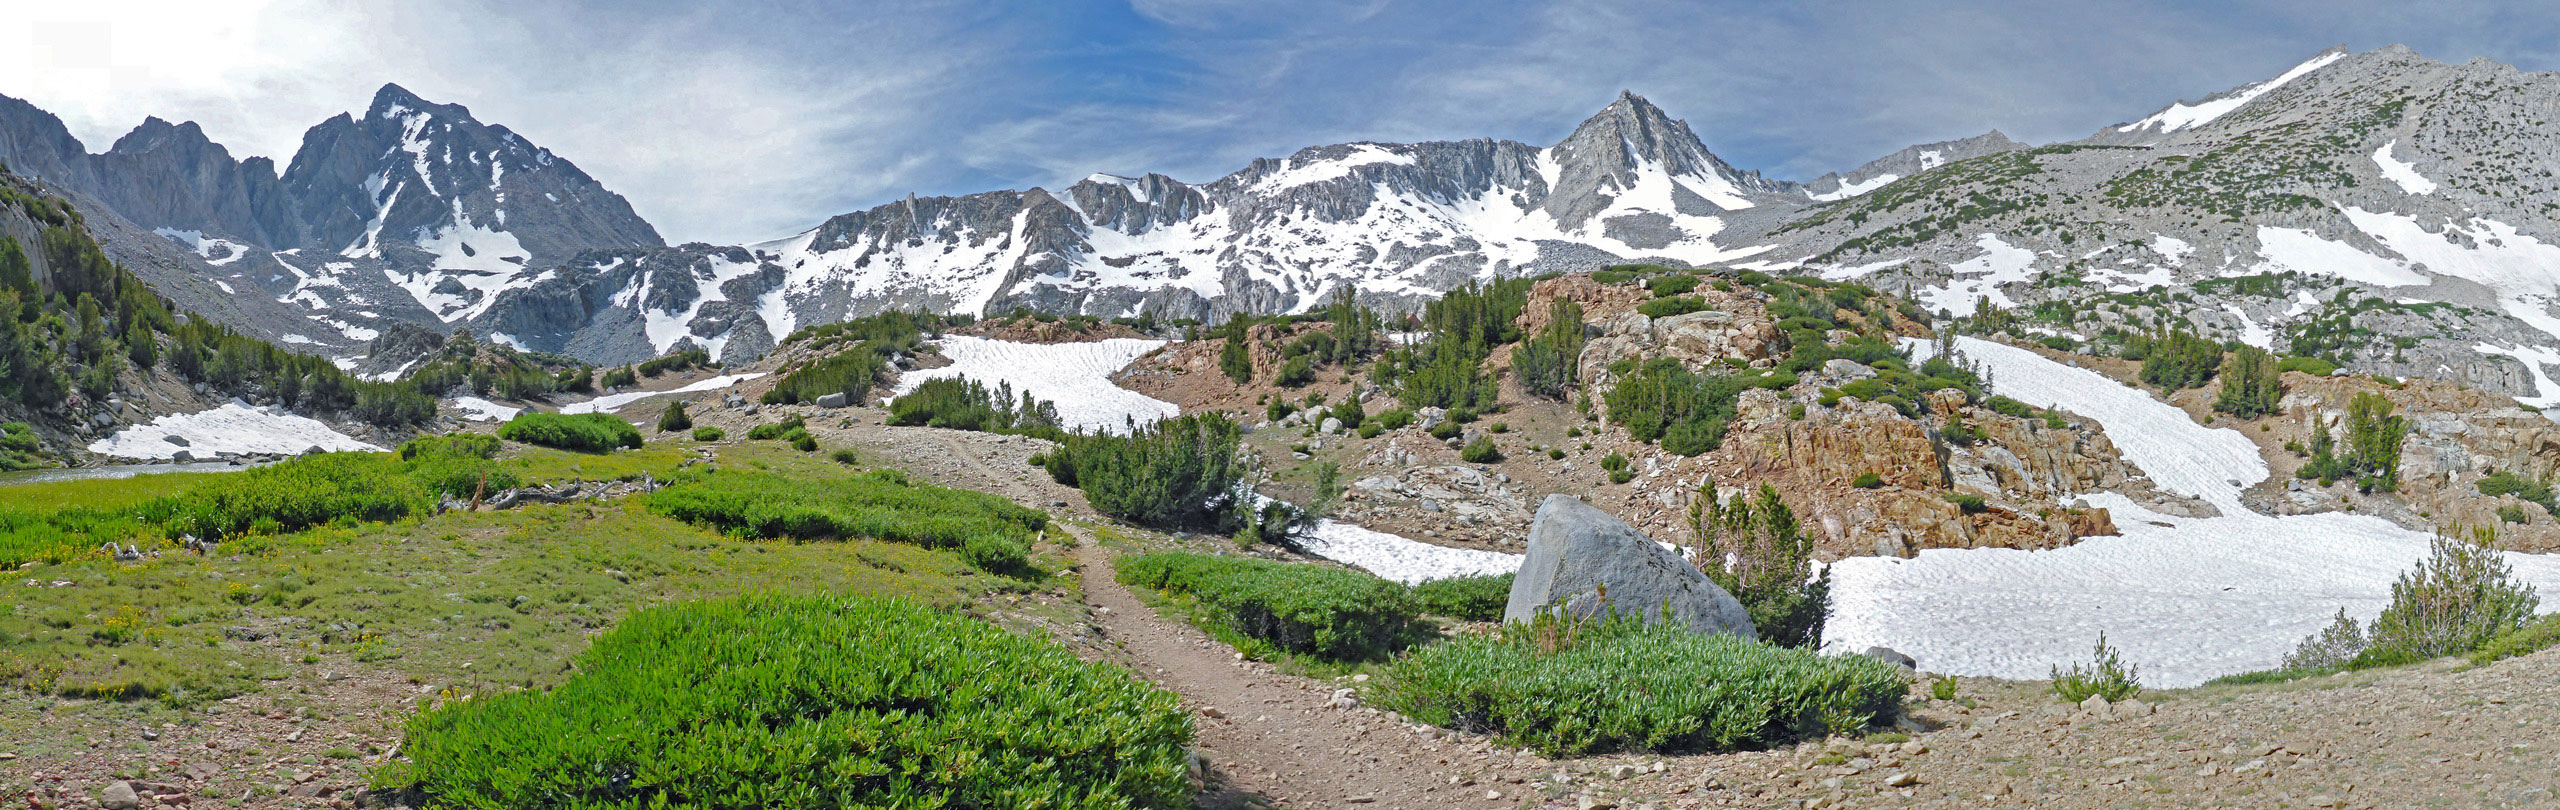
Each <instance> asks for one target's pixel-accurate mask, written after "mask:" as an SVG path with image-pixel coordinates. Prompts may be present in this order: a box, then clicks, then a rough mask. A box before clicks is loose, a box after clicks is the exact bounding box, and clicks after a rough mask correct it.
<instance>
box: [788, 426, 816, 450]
mask: <svg viewBox="0 0 2560 810" xmlns="http://www.w3.org/2000/svg"><path fill="white" fill-rule="evenodd" d="M782 440H783V441H784V442H787V443H789V444H790V445H791V449H793V450H798V451H800V452H803V453H815V452H818V437H816V436H811V435H809V429H808V428H805V427H804V428H794V429H792V431H791V432H789V433H785V434H782Z"/></svg>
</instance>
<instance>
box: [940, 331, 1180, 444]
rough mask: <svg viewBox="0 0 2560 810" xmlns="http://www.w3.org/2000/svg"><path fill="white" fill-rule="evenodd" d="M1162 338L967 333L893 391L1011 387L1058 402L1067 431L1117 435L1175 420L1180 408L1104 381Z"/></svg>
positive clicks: (950, 340)
mask: <svg viewBox="0 0 2560 810" xmlns="http://www.w3.org/2000/svg"><path fill="white" fill-rule="evenodd" d="M1164 344H1165V341H1161V340H1141V339H1138V338H1111V339H1109V340H1099V341H1091V342H1086V343H1015V342H1012V341H1009V340H989V339H987V338H982V337H971V336H968V335H951V336H947V337H944V338H943V339H942V340H941V348H942V356H944V357H948V358H951V365H948V366H944V367H941V368H931V369H924V370H921V371H910V372H907V373H904V374H900V375H898V388H897V391H896V394H900V395H903V394H905V393H907V392H909V391H913V390H916V386H919V385H923V384H924V382H925V381H926V380H934V379H941V378H943V377H967V378H969V379H972V380H976V381H978V382H981V383H985V384H986V385H987V386H988V387H994V386H995V385H997V384H999V383H1005V384H1010V385H1012V386H1013V390H1014V391H1015V392H1016V393H1015V396H1021V392H1025V391H1027V392H1030V394H1031V395H1032V396H1034V397H1037V398H1040V399H1045V400H1049V401H1051V402H1054V403H1057V405H1058V421H1060V422H1063V423H1065V426H1066V427H1067V428H1068V429H1070V430H1105V431H1112V432H1118V431H1119V430H1121V429H1123V428H1125V427H1126V426H1127V425H1128V424H1129V423H1130V422H1133V421H1134V422H1136V423H1137V424H1140V425H1147V424H1153V423H1154V422H1156V421H1157V420H1160V419H1170V418H1173V417H1176V416H1180V415H1182V407H1181V406H1178V405H1175V404H1173V403H1170V402H1166V401H1164V400H1160V399H1156V398H1154V397H1149V396H1147V395H1145V394H1140V393H1138V392H1136V391H1131V390H1129V389H1126V388H1122V387H1120V386H1117V385H1113V384H1112V383H1111V375H1112V374H1113V373H1115V372H1118V371H1119V370H1121V369H1124V368H1128V367H1129V364H1130V363H1132V362H1136V361H1137V359H1138V358H1140V357H1143V356H1145V355H1146V354H1147V353H1148V352H1152V351H1155V350H1156V347H1159V346H1163V345H1164Z"/></svg>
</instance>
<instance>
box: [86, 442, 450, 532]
mask: <svg viewBox="0 0 2560 810" xmlns="http://www.w3.org/2000/svg"><path fill="white" fill-rule="evenodd" d="M434 503H435V501H434V498H433V497H432V496H431V495H430V494H429V493H428V491H427V488H426V487H425V486H422V485H421V484H420V483H419V482H418V479H416V478H412V477H410V475H409V471H408V469H406V467H405V465H404V464H403V463H402V462H401V461H400V459H399V458H398V457H397V456H394V455H392V454H389V453H321V454H316V455H308V456H302V457H300V458H296V459H293V460H291V461H287V462H284V463H282V464H276V465H272V466H266V467H259V468H256V469H252V470H245V471H242V472H236V473H230V474H227V475H221V476H216V477H214V478H212V479H210V480H207V481H205V482H204V483H200V484H197V485H195V486H194V487H192V488H189V489H188V490H187V491H186V492H184V493H181V494H178V495H171V496H167V497H163V498H159V499H156V500H153V501H151V502H148V503H145V504H143V505H142V507H141V508H140V509H139V510H137V511H138V512H139V513H140V514H141V516H142V518H143V519H144V520H147V521H150V522H152V523H157V524H160V526H161V527H162V530H163V531H164V532H165V533H166V535H167V536H169V537H177V536H179V535H194V536H196V537H199V538H205V539H212V540H218V539H222V538H226V537H232V536H236V535H241V534H249V533H255V534H282V533H285V532H293V531H301V530H303V529H308V528H311V527H313V526H322V525H327V524H330V523H336V522H342V521H345V522H353V521H366V522H377V523H389V522H392V521H396V520H400V519H402V518H405V517H408V516H410V515H415V514H424V513H425V512H426V511H427V510H428V509H429V508H430V507H431V506H433V505H434Z"/></svg>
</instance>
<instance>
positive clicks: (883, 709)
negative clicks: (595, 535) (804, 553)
mask: <svg viewBox="0 0 2560 810" xmlns="http://www.w3.org/2000/svg"><path fill="white" fill-rule="evenodd" d="M1190 741H1191V723H1190V717H1189V714H1188V712H1186V711H1185V710H1184V709H1183V708H1182V706H1181V703H1180V700H1179V699H1178V698H1177V697H1176V696H1175V695H1173V694H1172V693H1169V692H1165V691H1162V690H1159V689H1155V688H1153V687H1149V686H1147V685H1145V684H1144V683H1143V682H1140V681H1138V680H1136V679H1134V678H1131V677H1129V676H1128V675H1127V674H1126V673H1124V672H1122V671H1120V670H1118V669H1116V668H1113V667H1111V666H1109V665H1106V664H1099V663H1092V662H1086V661H1081V660H1078V659H1077V658H1076V657H1075V656H1074V655H1073V654H1072V653H1069V652H1068V651H1067V650H1065V649H1064V648H1061V647H1059V646H1057V645H1056V644H1054V643H1050V642H1047V641H1043V640H1034V639H1031V638H1025V637H1021V636H1015V635H1013V634H1010V633H1007V632H1005V631H1004V630H1002V629H999V628H997V627H995V626H994V625H990V624H987V623H985V622H981V621H976V620H972V619H968V618H965V617H960V616H954V615H950V614H946V613H940V612H936V611H933V610H931V609H928V608H925V607H922V606H919V605H915V604H912V603H907V602H900V601H891V600H882V599H876V598H869V597H842V596H822V595H778V594H762V595H755V596H749V597H745V598H741V599H726V600H719V601H712V602H697V603H686V604H681V605H670V606H666V607H660V608H655V609H652V610H647V611H643V612H640V613H637V614H634V615H632V616H631V617H629V618H627V619H624V620H623V621H622V622H621V624H619V625H618V626H616V627H615V628H614V629H613V631H612V632H609V633H607V634H605V635H604V636H603V637H602V638H600V639H598V640H597V641H596V644H595V646H594V647H593V648H591V649H590V650H588V651H587V653H586V654H584V655H581V656H579V658H578V674H576V675H574V676H572V677H571V678H569V679H568V680H567V681H565V682H564V683H562V684H560V685H559V686H558V687H556V688H554V689H552V690H550V691H547V692H534V691H520V692H511V693H507V694H502V695H497V696H494V697H488V698H481V699H476V700H468V701H457V702H451V703H446V704H444V705H443V706H440V707H437V708H435V709H433V710H430V711H428V712H426V713H424V714H422V715H420V716H418V717H417V718H416V719H415V720H413V721H411V722H410V724H409V734H408V740H407V743H406V748H405V750H406V751H407V752H408V754H409V756H410V757H411V760H412V764H411V765H410V766H409V770H408V775H409V776H410V777H412V778H414V779H415V785H416V787H417V788H419V789H420V791H421V792H423V793H425V794H426V795H427V796H429V797H431V801H430V803H431V804H434V805H438V806H451V807H458V808H520V807H599V808H600V807H669V806H674V807H691V806H723V807H760V808H801V807H807V808H817V807H826V808H834V807H848V806H850V807H893V806H894V807H944V806H949V807H1058V808H1122V807H1180V806H1187V805H1188V804H1189V801H1190V798H1191V796H1190V793H1191V785H1190V774H1189V769H1188V767H1187V764H1188V759H1189V751H1188V750H1187V746H1188V744H1189V743H1190ZM397 779H398V776H397V775H393V776H391V777H389V778H388V779H385V778H377V780H376V781H377V783H381V782H383V781H393V782H396V781H397Z"/></svg>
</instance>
